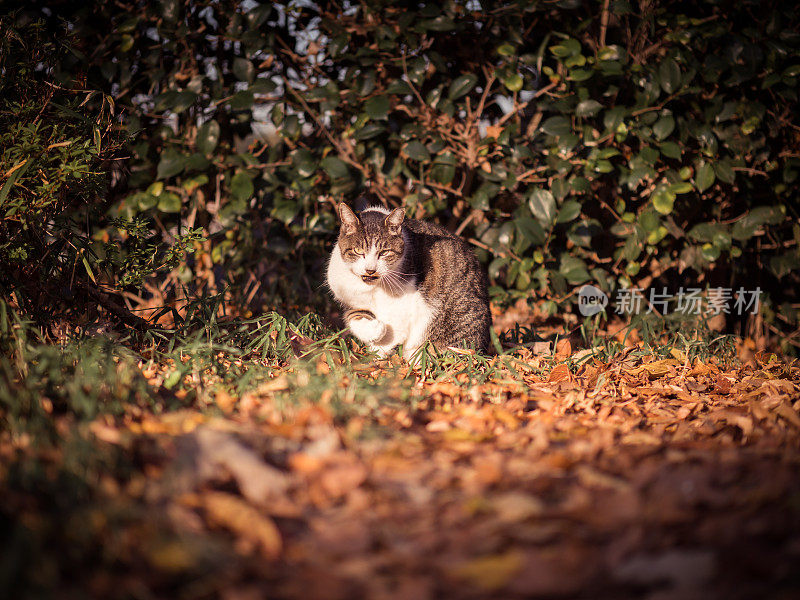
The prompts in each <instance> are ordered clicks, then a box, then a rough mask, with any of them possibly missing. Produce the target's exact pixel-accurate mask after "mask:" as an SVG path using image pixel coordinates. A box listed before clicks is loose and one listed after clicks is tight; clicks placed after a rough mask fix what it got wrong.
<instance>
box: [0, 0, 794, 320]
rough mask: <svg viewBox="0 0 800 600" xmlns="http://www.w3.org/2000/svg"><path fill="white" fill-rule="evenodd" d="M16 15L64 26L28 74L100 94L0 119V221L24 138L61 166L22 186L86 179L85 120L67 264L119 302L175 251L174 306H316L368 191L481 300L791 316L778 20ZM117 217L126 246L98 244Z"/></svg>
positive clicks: (789, 30)
mask: <svg viewBox="0 0 800 600" xmlns="http://www.w3.org/2000/svg"><path fill="white" fill-rule="evenodd" d="M767 5H768V6H767ZM34 12H35V11H33V10H32V9H31V10H28V12H26V13H16V15H15V16H14V17H13V18H15V19H16V20H17V22H19V21H20V20H21V19H31V18H32V17H31V15H32V13H34ZM35 16H36V17H37V18H43V19H44V20H45V21H44V22H45V25H44V26H45V27H48V28H49V31H51V32H56V33H57V32H58V31H62V35H63V31H64V27H65V22H66V23H68V24H69V26H68V29H69V31H70V32H71V36H72V39H71V44H72V51H71V52H70V53H66V54H64V56H56V57H54V59H53V60H54V61H55V62H56V63H57V65H56V67H57V68H56V69H54V70H53V71H52V73H51V75H52V77H51V78H52V79H56V78H60V80H61V81H68V80H69V81H72V83H71V84H70V85H71V86H72V89H73V90H74V88H75V82H76V81H77V80H79V78H83V82H84V84H83V88H82V89H91V90H98V93H88V94H83V95H80V94H73V95H75V96H76V98H75V103H76V104H77V103H78V101H80V106H75V105H69V104H66V103H64V104H63V105H61V106H63V107H64V110H68V112H63V111H61V108H59V107H55V104H54V103H52V102H51V103H50V105H48V106H50V108H49V109H48V110H51V111H52V110H56V111H60V112H57V114H54V113H49V114H51V119H50V120H49V121H47V120H43V119H42V118H38V120H37V119H36V117H35V114H36V110H37V107H38V105H37V104H31V105H29V106H28V107H27V108H26V109H25V110H26V111H27V112H24V111H23V110H22V109H21V108H19V107H17V108H14V107H13V106H11V108H9V106H6V107H5V108H4V109H3V110H4V112H3V114H4V115H10V114H13V115H15V116H14V119H15V120H19V121H20V125H18V126H19V127H22V128H26V129H25V131H26V134H25V135H22V134H20V133H19V132H17V133H16V134H14V133H7V134H6V135H7V138H6V139H7V140H9V141H7V143H6V144H7V146H8V147H10V150H8V149H7V150H5V151H4V154H3V163H2V169H0V177H3V180H2V182H1V183H0V185H2V190H3V192H0V196H2V202H3V203H2V210H3V211H4V212H5V214H6V218H7V219H8V218H9V211H11V210H14V208H13V207H14V206H17V205H20V206H22V205H26V206H34V205H35V206H47V207H53V206H60V205H58V203H55V204H53V203H49V204H47V203H48V202H51V201H49V200H46V198H48V197H49V196H47V193H49V192H48V191H47V190H46V189H43V193H40V192H39V191H38V190H39V189H40V188H32V187H30V186H27V185H24V181H23V180H22V179H21V177H23V175H24V176H27V177H32V176H33V173H35V172H36V171H34V170H33V169H30V170H26V171H25V172H24V173H20V171H22V169H21V168H20V169H19V170H17V171H11V169H13V167H14V166H15V164H17V162H16V161H18V160H19V159H20V157H22V156H23V154H24V153H25V152H26V150H25V148H26V146H25V144H31V143H35V144H38V145H39V146H38V148H39V150H37V151H35V152H34V151H33V150H31V151H30V152H33V153H38V156H39V160H41V161H46V163H44V164H43V167H42V168H43V169H46V168H49V169H56V170H57V169H59V165H65V166H64V167H62V168H61V171H59V172H60V173H61V176H62V177H63V182H61V180H59V179H53V178H52V177H51V176H47V177H45V180H46V181H47V182H51V183H52V182H53V181H56V182H57V184H58V185H59V186H60V187H59V190H61V192H59V193H62V194H64V193H68V192H69V190H71V187H70V186H71V184H70V183H69V181H68V177H69V173H70V172H72V173H74V172H75V171H74V169H75V168H77V167H73V166H69V165H73V161H74V160H75V159H74V157H73V154H72V153H74V152H75V151H76V148H78V147H81V148H85V153H86V154H85V156H87V157H91V160H93V161H95V162H94V163H92V164H94V165H96V164H97V161H98V160H100V159H101V158H102V156H101V155H102V153H103V148H104V147H107V143H106V144H101V143H96V138H97V136H98V135H100V136H101V137H102V136H103V135H105V133H104V132H105V131H106V130H105V129H103V126H101V127H100V129H99V134H98V133H97V132H98V126H97V125H92V126H91V127H90V125H91V123H92V122H93V123H98V122H99V123H103V122H108V123H110V121H109V119H111V117H112V116H115V119H116V120H115V121H114V123H116V124H117V125H118V127H119V129H120V135H124V137H125V139H126V140H127V146H126V150H125V152H124V154H123V155H124V156H126V157H129V158H125V159H124V164H125V166H126V169H127V178H126V182H125V185H124V186H117V187H116V188H114V189H112V190H111V191H110V192H107V193H106V194H104V195H103V196H102V197H98V198H97V199H96V200H94V201H93V203H90V204H91V208H92V209H93V210H96V211H101V212H100V213H92V211H91V210H88V208H87V213H86V214H87V215H90V216H89V217H87V219H86V220H85V221H84V229H83V230H82V232H83V234H84V235H85V236H88V237H84V238H82V239H85V240H87V241H86V243H85V247H86V250H85V251H84V253H83V254H82V255H81V259H82V258H83V257H88V256H89V255H90V254H91V255H94V256H97V257H103V259H104V260H105V263H103V264H105V266H106V271H105V272H106V275H105V276H106V277H107V280H108V282H109V283H113V284H114V285H119V286H124V285H129V286H134V287H135V286H136V285H137V284H139V283H140V282H141V281H142V279H143V277H144V276H145V275H147V274H148V273H149V271H147V269H145V268H144V265H145V264H146V263H147V260H142V257H145V258H146V256H148V253H151V254H152V253H153V252H156V248H159V247H160V248H162V250H161V252H162V254H163V253H165V252H167V249H168V248H172V249H173V252H172V254H171V255H170V256H171V259H168V258H169V257H167V258H165V259H164V260H162V261H160V262H159V261H156V263H158V264H152V265H151V266H153V267H159V266H174V265H175V264H176V263H177V261H176V260H175V257H179V256H180V254H181V252H182V251H185V250H187V249H188V250H191V249H197V250H198V254H197V260H194V261H191V262H190V263H189V264H184V265H182V266H181V267H180V268H179V271H178V272H177V274H176V275H175V276H174V279H173V283H174V284H175V288H176V289H177V288H178V287H180V285H181V284H182V283H190V284H192V285H196V286H199V287H198V289H197V290H195V291H199V288H202V287H203V286H210V287H212V288H214V287H215V286H214V283H215V281H216V280H219V278H220V277H222V278H223V279H224V281H226V282H228V283H233V284H235V285H233V286H232V288H231V289H232V290H235V292H234V295H236V294H238V297H239V299H240V300H251V301H252V300H253V299H255V301H259V300H260V301H262V302H264V301H265V300H266V299H272V300H274V299H275V298H281V299H283V300H284V301H286V300H288V301H289V302H292V303H299V304H308V303H315V302H316V301H317V298H318V297H319V295H320V294H321V292H320V291H319V289H318V287H317V286H318V284H319V282H320V279H321V275H320V269H319V267H320V266H321V264H322V260H323V257H324V250H325V248H326V246H327V245H328V244H329V243H330V240H331V238H332V236H333V235H334V233H335V229H336V221H335V212H334V211H333V207H334V205H335V203H336V202H339V201H341V200H348V201H352V200H354V199H355V198H356V197H357V196H358V195H359V194H360V193H361V192H363V191H364V190H369V191H370V192H372V193H374V194H375V195H376V196H377V197H378V198H380V199H381V200H382V201H383V202H385V203H387V204H390V205H401V204H402V205H403V206H405V207H406V209H407V212H408V214H409V215H413V216H416V217H423V218H430V219H435V220H438V221H439V222H441V223H443V224H444V225H446V226H448V227H449V228H451V229H453V230H456V231H458V232H459V233H461V234H462V235H464V236H465V237H467V238H468V239H470V240H471V241H472V242H473V244H474V245H475V246H476V250H477V251H478V252H479V254H480V256H481V259H482V260H484V261H485V262H486V264H487V265H488V269H489V273H490V277H491V279H492V282H493V293H494V295H495V297H496V298H498V299H503V298H506V299H513V298H516V297H524V298H532V299H547V300H549V301H551V302H552V303H551V305H550V307H551V309H553V310H555V308H556V302H559V301H562V300H564V298H567V300H566V301H565V302H566V303H569V302H570V299H569V296H570V292H571V291H572V290H573V289H574V287H575V286H578V285H580V284H583V283H586V282H595V283H597V284H598V285H599V286H600V287H601V288H603V289H604V290H606V291H608V292H613V291H615V290H617V289H619V288H621V287H632V286H633V287H637V286H638V287H648V286H651V285H653V286H654V285H656V284H659V285H662V284H663V285H667V286H672V287H673V288H676V287H677V286H678V285H682V286H691V285H696V286H699V287H705V286H706V285H709V284H713V285H722V286H726V287H731V288H734V289H735V288H736V287H739V286H744V287H747V288H748V289H754V288H755V287H756V286H760V287H761V289H762V290H765V291H766V292H767V293H768V295H767V298H766V299H767V303H768V306H769V307H771V310H778V309H780V310H781V311H782V312H781V316H780V319H782V321H781V322H782V323H783V324H784V325H785V324H786V323H787V322H788V323H794V322H796V315H795V310H794V309H793V308H792V306H791V305H792V303H795V304H796V303H797V297H796V290H797V289H798V285H797V284H798V267H800V250H798V248H799V247H800V226H798V208H797V203H796V191H795V190H796V183H797V182H796V180H797V177H798V171H800V154H798V141H800V140H799V139H798V131H800V124H799V123H798V118H797V115H798V113H799V112H800V111H798V97H797V89H798V85H797V84H798V76H800V34H798V33H797V31H798V30H799V29H798V26H799V25H800V11H798V8H797V6H796V5H795V4H794V3H790V2H780V1H775V2H770V3H766V4H765V3H764V2H761V1H755V0H753V1H744V2H728V1H722V0H719V1H710V2H705V3H700V4H699V5H697V4H694V3H685V2H668V1H658V0H641V1H639V2H629V1H626V0H615V1H614V2H608V1H606V2H582V1H580V0H562V1H559V2H536V1H532V2H501V3H482V2H476V1H469V2H454V1H450V2H444V3H440V2H420V3H402V2H400V3H398V2H386V1H374V0H372V1H367V2H361V3H358V4H353V5H350V4H347V3H345V4H341V3H329V2H307V3H305V2H304V3H296V2H269V3H265V2H241V1H236V0H223V1H219V2H210V1H187V2H178V1H177V0H165V1H163V2H159V3H149V2H136V1H131V0H122V1H120V2H115V3H104V2H99V3H94V4H93V5H91V6H85V7H82V8H78V9H76V10H75V12H73V13H69V14H65V13H61V14H59V15H58V19H56V18H55V16H53V15H50V14H48V13H47V11H44V12H42V13H39V14H36V15H35ZM5 23H6V26H8V23H9V21H8V19H7V20H6V21H5ZM59 28H61V29H59ZM5 39H6V43H9V42H8V40H9V37H8V36H6V37H5ZM4 68H8V67H4ZM16 94H17V96H19V93H16ZM40 104H41V102H40ZM9 111H10V112H9ZM14 111H17V112H14ZM20 115H21V116H20ZM89 115H91V116H89ZM87 119H88V120H89V121H90V123H88V124H87V123H86V122H87ZM104 119H105V121H104ZM32 123H33V125H32ZM36 123H41V124H40V125H38V129H37V128H36V127H35V126H34V125H35V124H36ZM46 123H47V124H46ZM70 123H74V126H75V127H78V126H79V125H78V124H80V126H81V127H88V129H86V130H85V131H83V133H82V134H81V135H78V134H77V133H70V132H62V133H61V134H59V135H60V137H59V136H56V137H57V139H58V140H67V139H72V138H71V137H70V136H72V137H75V138H76V139H79V140H83V141H81V142H79V143H76V144H73V145H64V146H58V147H56V148H52V149H51V150H48V151H47V152H45V151H43V150H44V149H46V148H48V147H49V146H50V145H51V144H53V143H54V142H55V143H58V141H56V138H55V137H53V134H51V133H49V132H50V129H51V128H54V127H61V126H66V124H70ZM70 126H73V125H70ZM92 127H93V128H92ZM104 127H107V125H106V126H104ZM6 131H11V130H6ZM26 136H27V137H26ZM31 136H34V142H29V141H26V140H28V139H29V138H30V137H31ZM36 136H39V137H38V138H37V137H36ZM79 144H83V146H79ZM86 168H87V169H88V166H87V167H86ZM95 168H96V166H95V167H92V169H95ZM70 169H72V171H70ZM90 170H91V169H90ZM91 172H92V173H94V172H95V171H94V170H92V171H91ZM79 179H80V181H81V185H82V186H86V185H88V184H89V182H91V181H93V179H92V177H91V174H90V173H89V172H88V171H87V172H86V176H85V177H82V178H79ZM58 182H61V183H58ZM37 185H38V184H37ZM41 185H43V186H44V187H45V188H46V186H47V184H44V183H42V184H41ZM28 192H30V194H28ZM32 198H35V200H33V199H32ZM17 210H19V209H17ZM47 210H55V209H52V208H47ZM17 214H19V213H17ZM37 214H38V213H37ZM95 214H100V215H101V216H98V217H97V218H95V217H94V216H93V215H95ZM11 217H12V219H13V213H12V215H11ZM111 219H116V220H115V221H112V220H111ZM135 219H139V220H140V221H137V222H139V223H142V224H143V225H142V226H141V227H139V229H138V230H139V231H140V232H141V235H140V238H143V237H144V238H146V237H148V236H149V237H150V241H149V244H150V246H142V244H144V242H143V241H141V239H140V242H139V245H138V246H136V244H132V243H131V242H130V241H129V240H130V237H126V236H127V234H125V233H124V231H126V230H125V228H124V227H122V228H120V226H119V224H120V223H127V222H131V220H135ZM86 222H88V228H87V226H86V225H85V223H86ZM115 226H116V228H115ZM52 227H54V228H56V229H58V230H59V231H66V230H67V229H66V225H64V224H61V223H60V222H59V223H56V222H55V221H53V225H52ZM148 227H149V229H148ZM131 230H136V228H133V229H131ZM120 231H122V232H123V233H122V234H120ZM103 232H105V233H103ZM145 232H146V233H147V234H145ZM192 232H194V236H193V237H189V238H187V237H183V236H186V235H187V234H191V233H192ZM5 233H6V232H4V234H5ZM200 233H202V234H203V235H204V236H205V237H206V239H205V240H200ZM115 235H116V236H117V238H118V239H119V240H121V241H125V244H116V245H115V247H116V248H117V249H118V252H117V253H116V254H113V253H112V254H109V252H108V250H107V248H106V249H105V250H103V243H104V241H105V242H107V241H108V240H109V239H112V241H113V239H115V238H114V236H115ZM91 236H94V237H91ZM104 236H105V237H104ZM109 236H110V237H109ZM52 237H53V238H55V237H58V236H52ZM90 237H91V241H89V238H90ZM177 241H182V245H181V244H180V243H178V242H177ZM142 247H145V248H147V250H145V251H144V252H143V253H142V251H141V248H142ZM4 248H7V246H4ZM136 248H139V250H140V253H139V255H138V256H139V258H137V255H136ZM176 248H177V250H176ZM12 251H13V252H20V251H19V250H7V252H12ZM79 251H80V247H79ZM17 256H19V257H20V258H21V255H17ZM76 256H77V255H76ZM165 256H166V255H165ZM112 259H113V260H112ZM70 261H72V262H74V257H73V258H71V259H69V260H66V261H63V265H62V266H63V267H64V268H67V267H69V265H70V264H72V263H71V262H70ZM126 261H127V262H126ZM100 262H102V261H100ZM132 265H133V266H132ZM112 267H113V268H112ZM126 268H127V269H128V270H130V269H131V268H132V269H133V270H134V271H135V274H134V275H129V276H127V277H126V276H125V275H124V274H122V272H123V271H125V269H126ZM200 268H204V269H207V270H208V269H210V270H211V271H213V272H215V273H216V274H217V276H216V280H215V281H212V282H211V284H209V283H208V282H209V280H208V279H205V280H204V281H203V282H198V280H197V278H196V274H197V271H198V269H200ZM153 270H155V268H154V269H153ZM298 270H299V271H300V275H299V276H294V277H288V278H287V277H286V276H285V275H286V273H293V274H297V271H298ZM86 271H87V272H88V275H89V276H90V277H91V276H92V273H91V269H90V266H89V265H87V266H86ZM253 279H255V280H256V281H257V282H258V284H259V286H260V288H259V290H258V294H255V295H254V294H250V293H249V290H252V289H253V287H252V281H253ZM217 283H218V282H217ZM212 291H217V290H216V288H215V289H213V290H212ZM767 318H768V319H774V318H776V317H774V315H773V314H772V313H771V312H769V311H768V313H767Z"/></svg>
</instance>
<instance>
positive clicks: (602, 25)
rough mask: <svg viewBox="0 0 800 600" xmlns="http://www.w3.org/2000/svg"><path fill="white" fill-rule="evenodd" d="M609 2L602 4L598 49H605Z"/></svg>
mask: <svg viewBox="0 0 800 600" xmlns="http://www.w3.org/2000/svg"><path fill="white" fill-rule="evenodd" d="M609 3H610V0H605V1H604V2H603V12H602V13H601V14H600V47H601V48H605V45H606V31H607V30H608V5H609Z"/></svg>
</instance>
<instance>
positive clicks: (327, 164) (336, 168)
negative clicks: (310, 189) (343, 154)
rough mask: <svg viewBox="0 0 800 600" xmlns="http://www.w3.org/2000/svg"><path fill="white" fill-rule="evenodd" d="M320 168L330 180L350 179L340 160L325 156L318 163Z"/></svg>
mask: <svg viewBox="0 0 800 600" xmlns="http://www.w3.org/2000/svg"><path fill="white" fill-rule="evenodd" d="M320 165H322V168H323V169H325V172H326V173H327V174H328V175H329V176H330V177H331V179H344V178H346V177H350V170H349V169H348V168H347V165H346V164H345V162H344V161H342V160H341V159H339V158H337V157H335V156H326V157H325V158H323V159H322V161H321V162H320Z"/></svg>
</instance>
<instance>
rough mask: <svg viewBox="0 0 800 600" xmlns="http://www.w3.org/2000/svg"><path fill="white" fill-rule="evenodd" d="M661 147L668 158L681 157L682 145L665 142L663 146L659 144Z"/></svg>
mask: <svg viewBox="0 0 800 600" xmlns="http://www.w3.org/2000/svg"><path fill="white" fill-rule="evenodd" d="M659 149H660V150H661V154H663V155H664V156H666V157H667V158H674V159H675V160H679V159H680V158H681V147H680V146H679V145H678V144H676V143H675V142H663V143H662V144H661V146H659Z"/></svg>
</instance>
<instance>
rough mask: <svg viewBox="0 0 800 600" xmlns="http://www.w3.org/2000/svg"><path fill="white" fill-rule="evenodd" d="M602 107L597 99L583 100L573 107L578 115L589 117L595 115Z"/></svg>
mask: <svg viewBox="0 0 800 600" xmlns="http://www.w3.org/2000/svg"><path fill="white" fill-rule="evenodd" d="M601 108H603V105H602V104H600V103H599V102H598V101H597V100H584V101H583V102H580V103H579V104H578V106H577V107H576V108H575V114H576V115H577V116H579V117H590V116H592V115H596V114H597V113H598V111H599V110H600V109H601Z"/></svg>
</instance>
